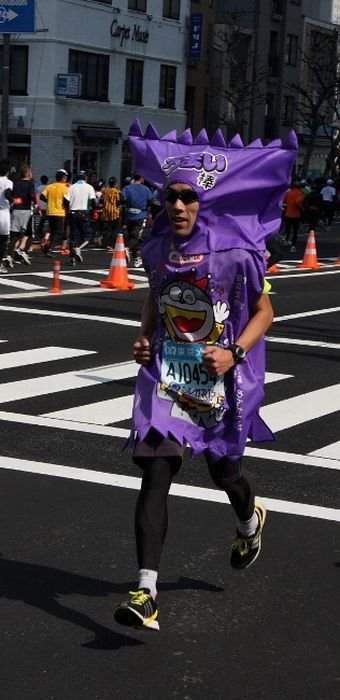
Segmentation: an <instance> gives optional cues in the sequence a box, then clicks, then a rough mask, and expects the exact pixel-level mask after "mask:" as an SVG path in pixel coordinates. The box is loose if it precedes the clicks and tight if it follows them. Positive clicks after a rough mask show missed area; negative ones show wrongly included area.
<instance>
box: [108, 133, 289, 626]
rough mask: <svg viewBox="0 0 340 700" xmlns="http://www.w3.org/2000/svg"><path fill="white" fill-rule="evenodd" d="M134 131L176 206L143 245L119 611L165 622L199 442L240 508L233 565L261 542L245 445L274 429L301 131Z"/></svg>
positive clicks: (166, 197) (136, 619)
mask: <svg viewBox="0 0 340 700" xmlns="http://www.w3.org/2000/svg"><path fill="white" fill-rule="evenodd" d="M136 131H137V127H135V129H134V133H133V134H132V135H131V136H130V145H131V148H132V152H133V158H134V162H135V164H136V167H138V168H139V171H140V172H144V175H145V177H146V178H147V179H148V181H150V182H151V183H152V184H153V185H154V186H156V187H157V189H159V191H160V196H161V199H162V202H163V203H164V204H165V209H164V211H163V212H161V213H160V214H159V215H158V217H157V218H156V220H155V223H154V226H153V229H152V232H151V236H150V237H149V239H148V240H147V241H146V242H145V243H144V244H143V247H142V250H141V254H142V259H143V265H144V268H145V271H146V273H147V275H148V279H149V285H150V289H149V291H148V294H147V296H146V299H145V302H144V306H143V310H142V318H141V328H140V332H139V336H138V338H137V339H136V341H135V343H134V346H133V353H134V358H135V361H136V362H137V363H138V364H139V365H141V368H140V370H139V373H138V377H137V382H136V389H135V399H134V407H133V416H132V430H131V436H130V441H129V443H128V444H129V445H130V446H131V447H132V449H133V460H134V462H135V463H136V464H137V465H138V467H140V468H141V470H142V482H141V489H140V493H139V496H138V499H137V504H136V509H135V538H136V550H137V563H138V570H139V571H138V584H137V587H136V589H135V590H134V591H130V597H129V598H128V599H127V600H125V601H122V602H121V603H119V604H118V606H117V607H116V609H115V612H114V616H115V620H116V621H117V622H118V623H119V624H122V625H126V626H133V627H140V628H142V627H144V628H147V629H151V630H158V629H159V610H158V602H157V580H158V571H159V565H160V560H161V554H162V550H163V545H164V541H165V537H166V533H167V525H168V513H167V499H168V494H169V490H170V486H171V483H172V481H173V479H174V477H175V476H176V474H177V472H178V471H179V469H180V467H181V464H182V459H183V456H184V453H185V449H186V447H187V446H190V448H191V451H192V454H193V456H194V457H197V456H199V455H201V456H202V457H203V458H204V460H205V462H206V464H207V467H208V470H209V472H210V476H211V477H212V480H213V482H214V483H215V485H216V486H217V488H219V489H221V490H223V491H224V492H225V493H226V494H227V496H228V498H229V501H230V504H231V506H232V508H233V510H234V513H235V516H236V537H235V540H234V543H233V545H232V548H231V555H230V564H231V566H232V567H233V568H234V569H237V570H244V569H246V568H248V567H249V566H251V565H252V564H253V563H254V562H255V561H256V559H257V558H258V556H259V554H260V550H261V542H262V531H263V526H264V522H265V517H266V509H265V507H264V506H263V504H261V503H259V502H258V501H256V502H255V484H254V480H253V477H252V476H251V474H250V473H249V472H248V471H246V470H245V469H244V467H243V464H242V456H243V453H244V450H245V446H246V442H247V439H249V438H250V439H252V440H255V441H260V442H261V441H263V440H271V439H273V435H272V433H271V431H270V429H269V428H268V426H267V425H266V424H265V423H264V421H263V420H262V419H261V417H260V416H259V407H260V404H261V402H262V400H263V395H264V366H265V347H264V333H265V332H266V330H267V329H268V328H269V326H270V324H271V322H272V319H273V310H272V306H271V303H270V300H269V297H268V293H267V292H268V285H267V284H266V281H265V277H264V275H265V261H264V249H265V243H266V239H267V238H268V237H269V236H270V235H274V234H275V232H276V231H277V229H278V225H279V221H280V210H281V201H282V197H283V194H284V191H285V189H286V187H287V182H288V178H289V175H290V170H291V167H292V162H293V158H294V159H295V154H296V144H297V142H296V138H294V139H293V138H292V139H291V143H289V144H288V145H287V146H286V147H282V148H278V147H275V146H273V148H270V147H269V148H266V149H265V148H262V149H260V148H258V149H251V148H249V149H247V148H245V147H241V146H240V145H239V142H238V141H237V142H236V143H237V145H236V144H235V146H233V144H232V145H231V147H230V148H228V147H227V145H226V144H225V142H224V139H223V136H222V135H221V134H220V133H218V134H217V136H216V138H215V139H214V140H212V142H208V141H207V135H206V134H202V133H201V134H200V137H199V139H197V142H194V143H193V141H192V136H191V133H188V132H189V130H186V132H185V133H184V134H183V135H182V136H181V137H180V138H179V139H178V140H176V141H175V140H174V139H173V140H171V137H172V134H170V135H168V136H167V137H166V138H164V139H161V138H156V136H157V134H156V132H155V129H154V128H153V126H152V125H151V126H149V128H148V130H147V132H146V134H145V135H144V136H142V135H141V133H140V132H139V130H138V131H137V134H136ZM149 134H150V137H149V136H148V135H149ZM172 138H173V137H172ZM242 146H243V145H242ZM244 172H246V173H247V178H246V193H245V192H244V188H240V183H241V182H242V183H244ZM259 181H260V182H261V184H263V183H265V186H263V187H261V188H259V184H258V183H259ZM195 527H196V528H197V537H199V525H198V524H197V523H196V525H195ZM221 527H224V525H223V521H222V524H221Z"/></svg>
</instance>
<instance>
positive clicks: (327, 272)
mask: <svg viewBox="0 0 340 700" xmlns="http://www.w3.org/2000/svg"><path fill="white" fill-rule="evenodd" d="M334 260H335V258H334ZM296 262H297V264H299V263H300V262H302V261H296ZM319 262H320V261H319ZM324 265H325V268H328V267H332V268H333V265H334V263H324ZM279 267H280V265H279ZM285 269H290V270H292V272H291V274H289V275H286V274H283V275H281V274H280V273H272V274H270V277H269V279H270V283H272V282H273V280H274V279H275V280H287V279H292V278H293V277H294V279H295V278H296V277H306V275H311V276H313V277H318V276H319V275H336V274H337V273H339V272H340V270H339V269H337V268H336V267H334V269H331V270H328V269H325V270H324V271H322V272H314V270H305V272H294V268H293V269H292V268H288V266H286V267H285ZM295 269H296V268H295ZM267 274H268V273H267Z"/></svg>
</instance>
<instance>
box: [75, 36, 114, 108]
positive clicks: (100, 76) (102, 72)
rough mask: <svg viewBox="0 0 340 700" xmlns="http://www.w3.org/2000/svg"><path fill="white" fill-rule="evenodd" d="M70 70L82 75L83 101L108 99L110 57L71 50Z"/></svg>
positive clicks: (103, 100)
mask: <svg viewBox="0 0 340 700" xmlns="http://www.w3.org/2000/svg"><path fill="white" fill-rule="evenodd" d="M68 69H69V72H70V73H81V75H82V80H81V95H80V98H81V99H83V100H99V101H101V102H105V101H106V100H107V99H108V85H109V56H104V55H103V54H96V53H87V52H86V51H73V49H70V51H69V58H68Z"/></svg>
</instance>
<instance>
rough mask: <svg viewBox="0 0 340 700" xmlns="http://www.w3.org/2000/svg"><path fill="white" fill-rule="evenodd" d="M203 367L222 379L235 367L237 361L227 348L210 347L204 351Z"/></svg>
mask: <svg viewBox="0 0 340 700" xmlns="http://www.w3.org/2000/svg"><path fill="white" fill-rule="evenodd" d="M202 354H203V363H202V364H203V367H204V369H206V370H207V372H209V374H210V375H212V376H216V377H220V376H222V375H223V374H225V373H226V372H228V370H229V369H231V368H232V367H234V365H235V360H234V358H233V355H232V353H231V352H230V350H227V348H226V349H225V350H224V348H218V347H216V346H210V347H209V346H208V347H206V348H204V350H203V353H202Z"/></svg>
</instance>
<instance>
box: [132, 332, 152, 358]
mask: <svg viewBox="0 0 340 700" xmlns="http://www.w3.org/2000/svg"><path fill="white" fill-rule="evenodd" d="M133 356H134V358H135V362H137V363H138V364H139V365H148V364H150V362H151V343H150V340H149V338H147V337H146V336H145V335H141V336H140V338H137V340H136V342H135V343H134V344H133Z"/></svg>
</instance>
